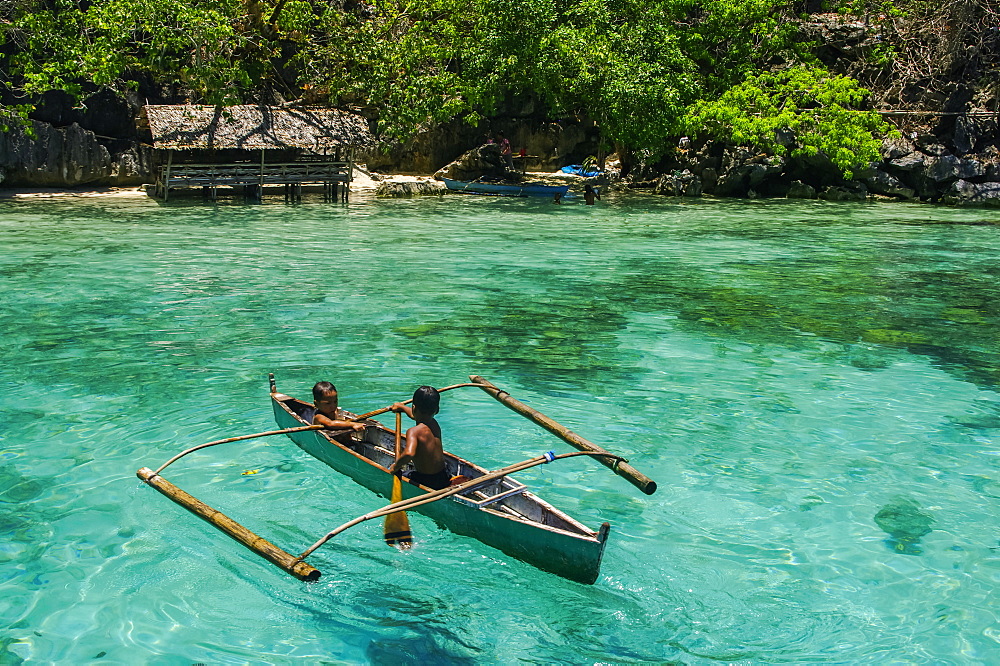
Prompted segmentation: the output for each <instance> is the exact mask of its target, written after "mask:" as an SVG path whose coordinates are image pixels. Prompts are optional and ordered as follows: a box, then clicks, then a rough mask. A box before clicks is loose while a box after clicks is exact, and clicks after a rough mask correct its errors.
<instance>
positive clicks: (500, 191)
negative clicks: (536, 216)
mask: <svg viewBox="0 0 1000 666" xmlns="http://www.w3.org/2000/svg"><path fill="white" fill-rule="evenodd" d="M441 180H443V181H444V184H445V186H446V187H447V188H448V189H449V190H453V191H455V192H465V193H467V194H491V195H493V196H501V197H555V196H556V195H557V194H558V195H565V194H566V193H567V192H568V191H569V185H543V184H541V183H475V182H468V181H464V180H449V179H448V178H442V179H441Z"/></svg>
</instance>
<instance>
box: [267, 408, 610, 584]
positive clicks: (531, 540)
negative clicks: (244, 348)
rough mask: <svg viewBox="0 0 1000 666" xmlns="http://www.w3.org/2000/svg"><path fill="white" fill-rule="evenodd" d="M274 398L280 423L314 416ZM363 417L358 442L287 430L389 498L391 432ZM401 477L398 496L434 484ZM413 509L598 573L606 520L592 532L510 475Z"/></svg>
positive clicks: (565, 568)
mask: <svg viewBox="0 0 1000 666" xmlns="http://www.w3.org/2000/svg"><path fill="white" fill-rule="evenodd" d="M271 401H272V405H273V407H274V420H275V421H276V422H277V424H278V426H279V427H281V428H294V427H296V426H302V425H308V424H309V423H310V421H309V420H308V419H307V418H306V417H309V418H311V415H312V413H313V412H314V408H313V406H312V404H310V403H307V402H303V401H301V400H296V399H295V398H292V397H289V396H287V395H284V394H282V393H272V394H271ZM339 417H340V418H342V419H345V420H351V419H354V418H357V415H356V414H352V413H351V412H346V411H344V410H341V414H340V415H339ZM365 423H366V424H367V425H368V426H369V427H368V428H367V429H366V430H365V431H364V433H363V439H362V440H361V441H358V440H354V439H347V438H346V437H336V438H335V437H334V436H333V435H332V434H331V433H330V432H329V431H324V430H306V431H300V432H295V433H291V434H289V435H288V437H290V438H291V439H292V441H293V442H295V443H296V444H297V445H298V446H299V448H301V449H302V450H303V451H305V452H306V453H308V454H309V455H311V456H313V457H314V458H317V459H318V460H320V461H322V462H324V463H326V464H327V465H329V466H330V467H332V468H333V469H335V470H337V471H338V472H340V473H341V474H344V475H346V476H349V477H351V478H352V479H354V480H355V481H356V482H358V483H359V484H361V485H362V486H364V487H365V488H368V489H369V490H371V491H373V492H375V493H377V494H379V495H383V496H385V497H388V496H389V491H390V489H391V488H392V475H391V474H389V470H388V468H389V466H390V465H392V463H393V461H394V460H395V450H394V446H395V433H394V432H393V431H392V430H390V429H388V428H386V427H385V426H383V425H381V424H379V423H377V422H375V421H365ZM338 440H343V441H347V442H349V443H347V444H344V443H341V441H338ZM445 458H446V463H445V464H446V465H447V467H448V472H449V473H450V474H451V476H453V477H455V476H464V477H466V478H468V479H470V480H472V479H475V478H478V477H480V476H483V475H484V474H486V473H488V471H489V470H486V469H484V468H482V467H480V466H478V465H476V464H474V463H471V462H469V461H468V460H464V459H462V458H459V457H458V456H456V455H454V454H451V453H448V452H445ZM403 481H404V482H403V499H409V498H411V497H416V496H419V495H421V494H424V493H428V492H430V491H431V489H430V488H427V487H425V486H421V485H418V484H416V483H413V482H410V481H409V480H408V479H406V478H405V473H404V479H403ZM414 510H415V511H419V512H420V513H423V514H424V515H426V516H428V517H429V518H432V519H433V520H434V521H435V522H437V523H438V524H439V525H441V526H442V527H446V528H447V529H449V530H451V531H452V532H455V533H456V534H462V535H465V536H470V537H473V538H475V539H478V540H479V541H482V542H483V543H485V544H486V545H488V546H492V547H494V548H496V549H497V550H501V551H503V552H504V553H506V554H507V555H510V556H511V557H514V558H517V559H519V560H521V561H523V562H527V563H528V564H532V565H534V566H536V567H538V568H539V569H542V570H544V571H549V572H551V573H554V574H557V575H559V576H563V577H564V578H569V579H572V580H575V581H579V582H581V583H587V584H591V583H593V582H594V581H596V580H597V575H598V572H599V571H600V567H601V556H602V555H603V554H604V546H605V544H606V543H607V539H608V532H609V530H610V529H611V526H610V525H609V524H608V523H604V524H603V525H601V527H600V529H599V530H598V531H596V532H595V531H593V530H591V529H588V528H587V527H586V526H585V525H583V524H581V523H579V522H578V521H576V520H574V519H573V518H571V517H570V516H568V515H566V514H565V513H563V512H562V511H560V510H559V509H557V508H555V507H554V506H552V505H551V504H548V503H547V502H544V501H542V500H541V499H540V498H538V497H536V496H535V495H533V494H532V493H530V492H528V490H527V488H526V487H525V486H524V484H522V483H519V482H518V481H516V480H514V479H513V478H511V477H510V476H504V477H502V478H500V479H496V480H493V481H490V482H488V483H487V484H486V485H484V486H482V487H479V488H476V489H474V490H471V491H469V492H465V493H460V494H456V495H452V496H451V497H449V498H447V499H444V500H441V501H439V502H433V503H429V504H424V505H421V506H420V507H418V508H416V509H414Z"/></svg>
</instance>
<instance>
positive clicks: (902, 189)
mask: <svg viewBox="0 0 1000 666" xmlns="http://www.w3.org/2000/svg"><path fill="white" fill-rule="evenodd" d="M864 183H865V185H867V186H868V190H869V191H871V192H874V193H876V194H884V195H887V196H891V197H901V198H903V199H912V198H913V197H914V196H916V192H915V191H914V190H913V188H912V187H907V186H906V185H904V184H903V182H902V181H901V180H899V179H898V178H896V177H895V176H893V175H892V174H890V173H888V172H887V171H883V170H881V169H875V170H874V173H873V174H872V175H871V176H869V177H868V178H865V179H864Z"/></svg>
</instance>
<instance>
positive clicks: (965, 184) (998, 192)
mask: <svg viewBox="0 0 1000 666" xmlns="http://www.w3.org/2000/svg"><path fill="white" fill-rule="evenodd" d="M941 202H942V203H947V204H952V205H954V206H970V207H975V206H981V207H984V208H1000V183H998V182H986V183H970V182H969V181H967V180H956V181H955V182H954V183H952V184H951V187H950V188H949V189H948V191H947V192H945V194H944V196H943V197H942V198H941Z"/></svg>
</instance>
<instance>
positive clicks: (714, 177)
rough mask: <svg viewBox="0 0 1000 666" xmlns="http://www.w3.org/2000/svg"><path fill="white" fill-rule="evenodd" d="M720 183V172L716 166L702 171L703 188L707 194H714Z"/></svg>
mask: <svg viewBox="0 0 1000 666" xmlns="http://www.w3.org/2000/svg"><path fill="white" fill-rule="evenodd" d="M718 184H719V172H718V170H717V169H715V168H714V167H709V168H706V169H705V170H704V171H702V172H701V189H702V191H703V192H705V193H706V194H714V193H715V188H716V186H718Z"/></svg>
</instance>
